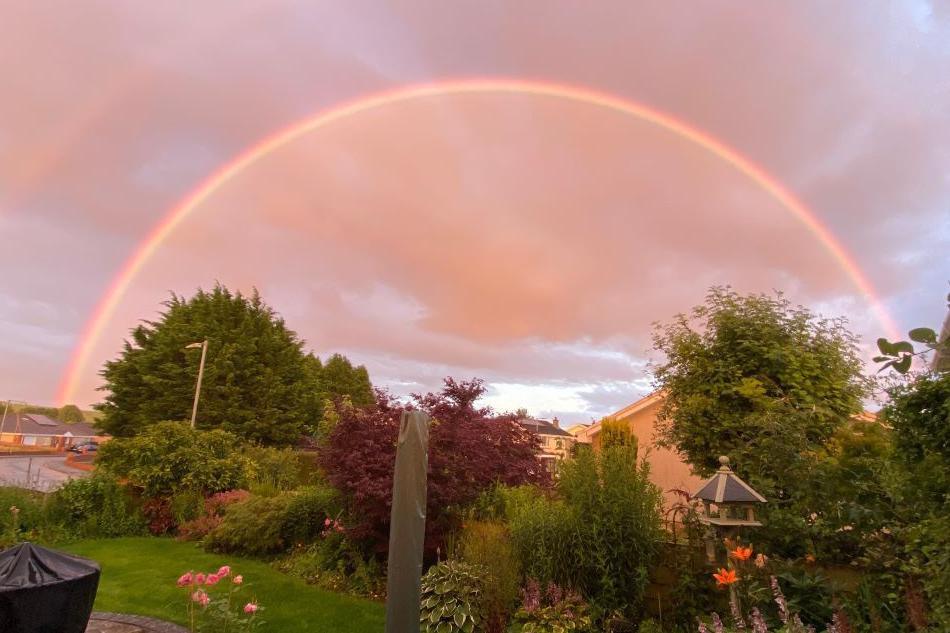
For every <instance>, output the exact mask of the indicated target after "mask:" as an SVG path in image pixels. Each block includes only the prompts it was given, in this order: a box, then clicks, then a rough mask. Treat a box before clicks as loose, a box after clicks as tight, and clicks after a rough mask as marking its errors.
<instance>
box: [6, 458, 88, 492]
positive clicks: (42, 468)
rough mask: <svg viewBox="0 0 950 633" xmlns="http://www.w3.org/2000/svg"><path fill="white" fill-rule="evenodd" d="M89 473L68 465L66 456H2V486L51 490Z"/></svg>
mask: <svg viewBox="0 0 950 633" xmlns="http://www.w3.org/2000/svg"><path fill="white" fill-rule="evenodd" d="M88 474H89V473H88V472H87V471H84V470H78V469H76V468H71V467H69V466H67V465H66V458H65V457H64V456H59V455H56V456H38V457H20V456H17V457H0V486H17V487H19V488H30V489H32V490H42V491H44V492H45V491H49V490H55V489H56V488H59V487H60V486H61V485H63V483H65V482H66V481H68V480H70V479H76V478H78V477H85V476H87V475H88Z"/></svg>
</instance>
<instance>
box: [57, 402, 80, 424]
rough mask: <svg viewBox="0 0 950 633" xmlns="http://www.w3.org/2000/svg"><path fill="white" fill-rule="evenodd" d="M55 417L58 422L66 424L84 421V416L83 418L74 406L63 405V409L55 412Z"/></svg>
mask: <svg viewBox="0 0 950 633" xmlns="http://www.w3.org/2000/svg"><path fill="white" fill-rule="evenodd" d="M56 417H57V419H58V420H59V421H60V422H66V423H67V424H73V423H76V422H83V421H85V416H83V414H82V411H81V410H80V409H79V407H77V406H76V405H74V404H67V405H63V407H62V408H60V410H59V411H57V413H56Z"/></svg>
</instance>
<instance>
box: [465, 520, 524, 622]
mask: <svg viewBox="0 0 950 633" xmlns="http://www.w3.org/2000/svg"><path fill="white" fill-rule="evenodd" d="M457 550H458V558H459V559H460V560H462V561H464V562H466V563H469V564H470V565H474V566H476V567H480V568H482V569H484V570H485V586H484V589H483V592H482V598H481V605H482V610H483V613H484V617H485V624H484V629H485V631H487V632H488V633H500V632H502V631H504V630H505V625H506V624H507V622H508V617H509V615H510V614H511V611H512V610H513V607H514V605H515V602H516V601H517V599H518V589H519V584H520V582H521V570H520V568H519V564H518V557H517V556H516V554H515V551H514V547H513V546H512V543H511V538H510V536H509V534H508V529H507V527H506V526H505V525H504V524H503V523H500V522H487V521H474V520H471V521H466V522H465V524H464V525H463V527H462V533H461V537H460V539H459V543H458V546H457Z"/></svg>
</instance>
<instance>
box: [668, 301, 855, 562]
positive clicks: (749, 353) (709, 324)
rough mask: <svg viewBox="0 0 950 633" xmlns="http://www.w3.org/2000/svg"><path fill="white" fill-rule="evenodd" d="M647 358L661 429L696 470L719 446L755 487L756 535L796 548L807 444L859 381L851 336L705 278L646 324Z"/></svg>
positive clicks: (806, 494) (812, 465)
mask: <svg viewBox="0 0 950 633" xmlns="http://www.w3.org/2000/svg"><path fill="white" fill-rule="evenodd" d="M654 346H655V347H656V349H657V350H659V351H661V352H663V353H664V355H665V356H666V360H665V362H664V363H663V364H661V365H659V366H658V367H657V368H656V371H655V376H656V381H657V383H658V387H659V388H660V389H662V390H663V391H664V393H665V394H666V399H665V402H664V405H663V407H662V409H661V411H660V421H659V425H658V430H659V434H660V439H661V441H662V442H663V443H664V444H665V445H667V446H671V447H674V448H675V449H677V450H678V451H679V452H680V453H681V454H682V455H684V456H685V457H686V459H687V461H689V463H690V464H691V465H692V466H693V468H694V469H695V470H696V471H697V472H698V473H699V474H700V475H704V476H705V475H709V474H711V473H712V472H713V471H714V470H715V468H716V466H717V464H718V461H717V458H718V456H720V455H728V456H729V457H730V459H731V461H732V464H733V465H734V469H735V470H736V471H737V472H738V473H739V474H740V475H741V476H742V477H743V478H745V479H746V480H747V481H748V482H749V483H750V484H751V485H752V486H753V487H754V488H756V489H757V490H758V491H759V492H760V493H761V494H763V495H764V496H765V497H766V498H767V499H768V500H769V504H768V505H767V506H766V508H765V509H764V513H765V514H766V519H767V521H766V527H765V528H762V529H760V530H759V532H758V533H759V534H760V536H759V538H764V539H766V540H769V544H770V546H771V547H773V548H774V550H773V551H774V553H776V554H785V555H802V554H803V553H804V551H805V550H804V548H805V547H806V545H807V541H808V535H809V529H808V524H807V521H806V517H808V516H810V514H811V513H812V512H816V511H819V512H820V509H819V508H814V507H809V506H808V503H809V500H810V496H811V491H812V490H813V488H814V486H815V485H816V483H817V482H816V477H817V476H818V470H817V469H816V465H817V463H818V456H817V452H818V451H819V450H820V449H821V447H822V446H823V445H824V444H826V443H827V442H828V441H829V439H830V438H831V437H832V436H833V435H834V434H835V433H836V431H838V429H840V428H841V427H842V426H843V425H845V424H847V423H848V421H849V420H850V418H851V417H852V416H853V415H855V414H856V413H858V412H860V411H861V409H862V406H861V402H862V398H863V397H864V396H865V395H866V394H867V393H868V390H869V381H868V380H867V379H866V378H865V377H864V376H863V375H862V371H861V370H862V363H861V360H860V358H859V356H858V352H857V344H856V340H855V338H854V336H853V335H852V334H851V333H850V332H848V330H847V329H846V328H845V326H844V323H843V322H842V321H841V320H839V319H824V318H819V317H816V316H815V315H814V314H812V313H811V312H810V311H809V310H808V309H806V308H803V307H794V306H792V305H791V304H790V303H789V302H788V301H787V300H786V299H785V298H784V297H783V296H782V295H781V294H777V295H774V296H772V295H764V294H753V295H746V296H744V295H740V294H738V293H736V292H734V291H733V290H732V289H730V288H722V287H716V288H712V289H711V290H710V292H709V294H708V296H707V298H706V302H705V304H704V305H701V306H699V307H697V308H694V309H693V311H692V313H691V314H690V316H686V315H679V316H678V317H676V318H675V319H674V320H673V321H672V322H671V323H669V324H667V325H664V326H657V329H656V331H655V333H654Z"/></svg>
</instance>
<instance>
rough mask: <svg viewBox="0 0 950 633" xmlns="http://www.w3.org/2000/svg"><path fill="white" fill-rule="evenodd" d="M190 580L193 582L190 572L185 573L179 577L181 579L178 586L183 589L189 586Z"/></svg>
mask: <svg viewBox="0 0 950 633" xmlns="http://www.w3.org/2000/svg"><path fill="white" fill-rule="evenodd" d="M192 580H194V576H193V575H192V574H191V572H190V571H188V572H185V573H184V574H182V575H181V578H179V579H178V586H179V587H184V586H186V585H190V584H191V581H192Z"/></svg>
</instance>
